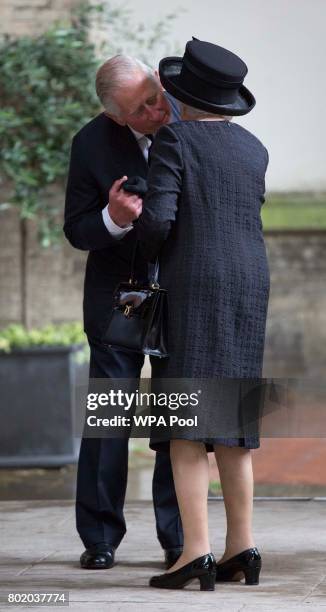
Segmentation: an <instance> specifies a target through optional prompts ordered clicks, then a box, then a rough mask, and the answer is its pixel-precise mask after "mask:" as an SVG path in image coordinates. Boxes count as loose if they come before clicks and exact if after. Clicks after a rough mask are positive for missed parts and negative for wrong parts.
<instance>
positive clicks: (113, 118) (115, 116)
mask: <svg viewBox="0 0 326 612" xmlns="http://www.w3.org/2000/svg"><path fill="white" fill-rule="evenodd" d="M104 115H106V116H107V117H109V118H110V119H112V121H115V123H117V124H118V125H122V126H125V125H127V124H126V122H125V121H123V120H122V119H121V118H120V117H118V116H117V115H111V113H108V112H107V111H104Z"/></svg>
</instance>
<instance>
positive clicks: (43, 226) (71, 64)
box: [0, 4, 173, 246]
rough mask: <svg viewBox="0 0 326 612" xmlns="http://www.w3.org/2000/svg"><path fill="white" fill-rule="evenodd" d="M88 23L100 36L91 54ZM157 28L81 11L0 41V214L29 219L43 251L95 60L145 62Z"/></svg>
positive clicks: (109, 13)
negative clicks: (118, 57)
mask: <svg viewBox="0 0 326 612" xmlns="http://www.w3.org/2000/svg"><path fill="white" fill-rule="evenodd" d="M166 19H167V21H168V23H170V22H171V19H173V16H172V15H168V16H167V18H166ZM94 21H95V22H97V25H99V24H101V27H102V29H104V28H105V31H106V34H105V40H106V42H105V44H102V45H101V46H100V48H99V49H97V50H96V49H95V47H94V45H93V44H92V43H91V42H90V32H91V26H92V24H94ZM164 23H165V20H160V21H158V22H157V23H156V24H155V26H154V29H153V26H151V30H150V32H151V34H149V31H148V30H147V31H146V29H145V28H144V26H143V25H138V24H137V22H135V19H134V17H133V16H132V14H131V13H130V11H128V9H126V8H112V7H108V6H104V5H101V4H100V5H96V6H91V7H87V6H86V5H82V6H81V7H80V8H79V9H78V11H77V12H75V13H73V14H72V17H71V18H70V20H69V21H67V22H66V23H61V24H58V23H57V24H55V25H53V26H52V27H51V28H50V29H49V30H48V31H47V32H45V33H44V34H43V33H42V34H41V35H39V36H35V37H27V36H24V37H22V38H10V37H8V36H6V37H5V38H4V39H3V40H2V41H1V42H0V97H1V108H0V139H1V150H0V179H1V180H2V181H4V180H8V179H9V182H10V185H11V187H12V188H11V193H10V195H9V201H8V202H3V203H2V205H1V206H0V209H2V210H4V209H6V208H8V206H12V205H15V206H17V207H18V208H19V210H20V215H21V217H22V218H25V219H34V220H37V222H38V227H39V233H40V239H41V243H42V244H43V246H49V245H50V244H51V243H53V242H54V241H56V240H57V239H58V238H59V237H61V234H62V232H61V225H62V220H61V219H62V208H63V207H62V199H61V198H58V196H56V195H55V190H54V189H53V186H54V185H55V184H58V183H61V184H62V185H63V183H64V180H65V177H66V174H67V169H68V159H69V150H70V143H71V139H72V136H73V134H75V133H76V132H77V131H78V129H79V128H80V127H81V126H82V125H83V124H85V123H86V122H87V121H88V120H89V119H91V118H92V117H93V116H94V115H96V113H97V112H98V111H99V102H98V100H97V97H96V94H95V88H94V79H95V73H96V69H97V67H98V64H99V60H98V57H97V53H99V52H100V53H101V54H102V57H103V55H104V53H105V56H106V57H107V56H110V55H113V54H115V53H117V52H119V51H122V50H123V51H124V52H126V51H128V52H130V53H133V54H134V55H138V56H139V57H141V58H142V59H144V60H147V61H148V60H149V59H150V58H153V52H154V48H155V45H156V44H157V42H158V41H162V39H163V40H164V37H165V36H166V35H167V33H168V32H167V29H166V26H164ZM152 30H153V31H152ZM153 34H155V36H154V37H153ZM103 38H104V37H103ZM107 41H109V42H107Z"/></svg>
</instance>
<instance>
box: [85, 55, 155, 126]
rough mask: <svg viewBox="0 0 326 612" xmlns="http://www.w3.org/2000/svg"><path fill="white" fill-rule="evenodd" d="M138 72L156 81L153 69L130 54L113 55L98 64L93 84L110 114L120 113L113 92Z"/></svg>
mask: <svg viewBox="0 0 326 612" xmlns="http://www.w3.org/2000/svg"><path fill="white" fill-rule="evenodd" d="M139 72H141V73H143V74H144V75H146V76H147V77H148V78H149V79H153V80H154V81H156V76H155V73H154V70H153V69H152V68H150V66H147V65H146V64H144V62H142V61H140V60H138V59H136V58H135V57H131V56H130V55H122V54H119V55H115V56H114V57H110V58H109V59H107V60H106V61H105V62H104V64H102V65H101V66H100V68H99V69H98V71H97V73H96V81H95V86H96V93H97V96H98V98H99V99H100V101H101V103H102V105H103V106H104V108H105V110H106V111H108V112H109V113H111V114H112V115H117V116H119V115H120V109H119V106H118V104H117V103H116V101H115V94H116V93H117V92H118V91H119V89H120V88H121V87H123V86H124V85H125V84H126V83H128V81H131V80H132V79H133V78H134V77H135V75H136V74H137V73H139Z"/></svg>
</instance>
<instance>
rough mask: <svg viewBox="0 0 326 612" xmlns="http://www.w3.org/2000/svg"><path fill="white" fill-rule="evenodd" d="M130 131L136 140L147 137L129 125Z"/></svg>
mask: <svg viewBox="0 0 326 612" xmlns="http://www.w3.org/2000/svg"><path fill="white" fill-rule="evenodd" d="M128 128H129V130H131V131H132V133H133V135H134V136H135V138H136V140H140V139H141V138H143V136H145V134H142V133H141V132H137V130H134V129H133V128H132V127H130V125H128Z"/></svg>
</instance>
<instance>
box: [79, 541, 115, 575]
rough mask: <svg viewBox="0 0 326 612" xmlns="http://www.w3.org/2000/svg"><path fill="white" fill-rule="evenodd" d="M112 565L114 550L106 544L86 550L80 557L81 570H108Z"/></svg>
mask: <svg viewBox="0 0 326 612" xmlns="http://www.w3.org/2000/svg"><path fill="white" fill-rule="evenodd" d="M113 565H114V548H112V547H109V546H108V545H106V544H96V545H94V546H92V547H91V548H86V550H85V552H83V554H82V555H81V557H80V567H82V568H83V569H109V568H110V567H112V566H113Z"/></svg>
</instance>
